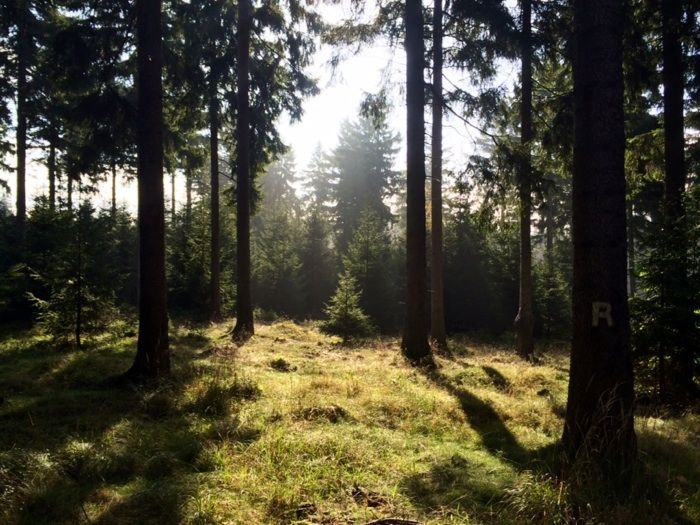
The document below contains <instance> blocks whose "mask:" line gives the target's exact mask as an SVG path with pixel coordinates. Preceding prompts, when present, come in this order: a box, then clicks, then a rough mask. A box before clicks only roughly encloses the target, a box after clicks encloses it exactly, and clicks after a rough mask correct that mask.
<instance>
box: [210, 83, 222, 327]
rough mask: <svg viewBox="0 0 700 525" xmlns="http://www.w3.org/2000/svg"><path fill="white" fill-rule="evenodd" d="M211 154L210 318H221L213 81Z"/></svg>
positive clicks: (216, 112)
mask: <svg viewBox="0 0 700 525" xmlns="http://www.w3.org/2000/svg"><path fill="white" fill-rule="evenodd" d="M209 156H210V160H211V166H210V175H211V261H210V264H211V281H210V289H209V301H210V303H209V318H210V319H211V320H212V321H214V322H216V321H220V320H221V260H220V257H221V255H220V251H221V231H220V230H221V228H220V223H219V100H218V95H217V86H216V82H215V81H212V89H211V94H210V99H209Z"/></svg>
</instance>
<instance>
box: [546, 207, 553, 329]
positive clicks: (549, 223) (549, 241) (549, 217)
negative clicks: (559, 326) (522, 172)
mask: <svg viewBox="0 0 700 525" xmlns="http://www.w3.org/2000/svg"><path fill="white" fill-rule="evenodd" d="M552 200H553V197H552V196H551V195H550V196H549V199H548V201H547V203H546V206H545V211H544V213H545V219H544V220H545V228H546V233H545V263H546V265H547V284H546V286H547V329H546V330H547V332H546V333H547V336H548V337H549V336H551V335H552V321H553V319H554V304H553V301H552V290H553V289H554V206H553V205H552V202H551V201H552Z"/></svg>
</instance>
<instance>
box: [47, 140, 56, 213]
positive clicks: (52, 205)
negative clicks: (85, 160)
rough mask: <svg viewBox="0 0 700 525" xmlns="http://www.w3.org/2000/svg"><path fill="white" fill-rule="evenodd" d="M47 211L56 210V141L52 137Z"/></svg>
mask: <svg viewBox="0 0 700 525" xmlns="http://www.w3.org/2000/svg"><path fill="white" fill-rule="evenodd" d="M48 169H49V209H50V210H51V212H54V211H55V210H56V140H55V138H54V137H53V136H52V137H51V140H50V141H49V159H48Z"/></svg>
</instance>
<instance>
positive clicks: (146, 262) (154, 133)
mask: <svg viewBox="0 0 700 525" xmlns="http://www.w3.org/2000/svg"><path fill="white" fill-rule="evenodd" d="M161 33H162V27H161V0H137V1H136V36H137V54H138V57H137V63H138V78H137V89H138V117H139V118H138V126H137V141H138V143H137V147H138V224H139V337H138V346H137V351H136V358H135V360H134V364H133V365H132V366H131V369H130V370H129V371H128V372H127V375H129V376H134V377H136V378H157V377H160V376H163V375H167V374H168V373H169V372H170V350H169V343H168V312H167V297H166V294H167V289H166V281H165V209H164V201H163V198H164V195H163V87H162V79H161V71H162V64H163V49H162V35H161Z"/></svg>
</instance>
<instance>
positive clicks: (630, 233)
mask: <svg viewBox="0 0 700 525" xmlns="http://www.w3.org/2000/svg"><path fill="white" fill-rule="evenodd" d="M634 233H635V232H634V204H633V203H632V201H631V200H629V199H628V200H627V268H628V270H627V273H628V279H629V286H628V291H629V296H630V297H634V296H635V295H636V294H637V265H636V262H635V259H636V255H635V246H634V238H635V235H634Z"/></svg>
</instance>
